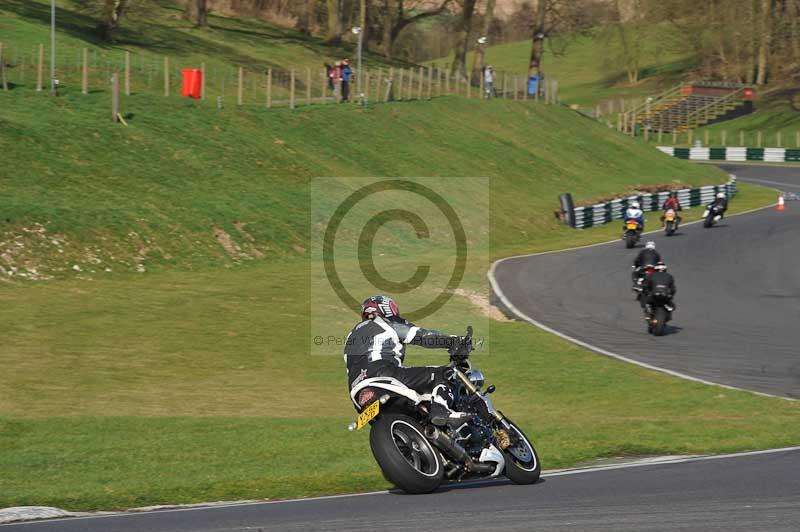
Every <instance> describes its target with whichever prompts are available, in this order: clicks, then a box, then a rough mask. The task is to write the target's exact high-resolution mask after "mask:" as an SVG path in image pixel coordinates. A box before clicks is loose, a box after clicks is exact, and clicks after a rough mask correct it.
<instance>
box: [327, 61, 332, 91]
mask: <svg viewBox="0 0 800 532" xmlns="http://www.w3.org/2000/svg"><path fill="white" fill-rule="evenodd" d="M325 78H326V79H327V80H328V88H329V89H330V90H331V92H333V65H331V64H330V63H325Z"/></svg>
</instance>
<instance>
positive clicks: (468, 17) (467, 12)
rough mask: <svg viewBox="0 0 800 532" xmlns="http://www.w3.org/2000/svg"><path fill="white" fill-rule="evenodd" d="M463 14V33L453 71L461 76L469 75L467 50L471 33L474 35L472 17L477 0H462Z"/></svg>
mask: <svg viewBox="0 0 800 532" xmlns="http://www.w3.org/2000/svg"><path fill="white" fill-rule="evenodd" d="M460 3H461V15H460V17H459V19H458V29H459V31H460V33H461V38H460V39H459V43H458V47H457V48H456V53H455V57H454V58H453V71H454V72H456V73H457V75H458V76H459V77H461V78H466V77H467V51H468V50H469V43H470V35H472V17H473V15H474V14H475V4H477V0H461V2H460Z"/></svg>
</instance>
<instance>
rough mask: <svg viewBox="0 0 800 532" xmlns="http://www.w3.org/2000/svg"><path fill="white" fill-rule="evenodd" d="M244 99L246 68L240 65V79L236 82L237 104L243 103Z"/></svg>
mask: <svg viewBox="0 0 800 532" xmlns="http://www.w3.org/2000/svg"><path fill="white" fill-rule="evenodd" d="M243 99H244V68H242V67H239V79H238V82H237V84H236V105H242V103H243Z"/></svg>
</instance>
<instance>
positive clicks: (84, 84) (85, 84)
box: [81, 48, 89, 94]
mask: <svg viewBox="0 0 800 532" xmlns="http://www.w3.org/2000/svg"><path fill="white" fill-rule="evenodd" d="M81 92H82V93H83V94H89V49H88V48H84V49H83V68H82V69H81Z"/></svg>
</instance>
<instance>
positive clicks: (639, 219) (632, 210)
mask: <svg viewBox="0 0 800 532" xmlns="http://www.w3.org/2000/svg"><path fill="white" fill-rule="evenodd" d="M628 220H635V221H636V223H638V224H639V230H640V231H644V212H642V209H641V206H640V205H639V202H638V201H633V202H631V204H630V206H629V207H628V208H627V209H626V210H625V214H623V215H622V222H623V225H624V224H626V223H628Z"/></svg>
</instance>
